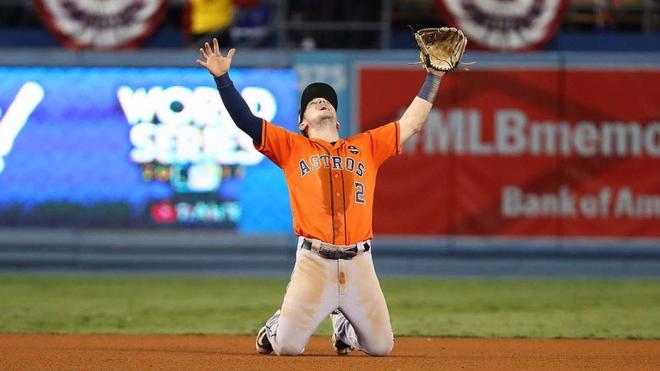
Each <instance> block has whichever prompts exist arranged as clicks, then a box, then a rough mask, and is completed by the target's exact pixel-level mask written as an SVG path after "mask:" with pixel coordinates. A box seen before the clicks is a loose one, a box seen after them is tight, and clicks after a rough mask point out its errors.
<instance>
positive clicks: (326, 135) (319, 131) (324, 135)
mask: <svg viewBox="0 0 660 371" xmlns="http://www.w3.org/2000/svg"><path fill="white" fill-rule="evenodd" d="M307 135H308V136H309V138H310V139H321V140H324V141H326V142H328V143H332V142H336V141H338V140H339V132H338V131H337V127H336V125H335V124H333V125H332V126H330V125H323V126H321V127H315V128H312V127H310V128H309V129H308V130H307Z"/></svg>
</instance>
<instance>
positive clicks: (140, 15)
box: [35, 0, 168, 49]
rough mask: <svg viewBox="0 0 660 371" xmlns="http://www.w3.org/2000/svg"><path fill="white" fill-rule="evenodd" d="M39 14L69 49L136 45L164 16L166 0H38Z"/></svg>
mask: <svg viewBox="0 0 660 371" xmlns="http://www.w3.org/2000/svg"><path fill="white" fill-rule="evenodd" d="M35 5H36V8H37V10H38V11H39V14H40V16H41V18H42V20H43V21H44V23H45V24H46V26H47V27H48V29H49V30H50V31H51V32H52V33H53V34H54V35H55V37H56V38H57V39H58V40H59V42H60V43H61V44H62V45H64V46H66V47H69V48H93V49H121V48H136V47H138V46H139V45H140V44H141V43H142V42H143V41H144V39H146V38H147V36H149V35H150V34H151V32H153V30H154V29H155V28H156V26H157V25H158V23H160V21H161V20H162V19H163V16H164V15H165V11H166V9H167V5H168V1H167V0H35Z"/></svg>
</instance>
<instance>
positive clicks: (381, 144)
mask: <svg viewBox="0 0 660 371" xmlns="http://www.w3.org/2000/svg"><path fill="white" fill-rule="evenodd" d="M366 133H367V134H368V135H369V138H370V139H371V152H372V155H373V159H374V164H375V165H376V166H380V165H381V164H382V163H383V162H385V160H387V159H388V158H390V157H391V156H394V155H398V154H400V153H401V138H400V134H399V122H398V121H395V122H391V123H389V124H385V125H383V126H380V127H377V128H375V129H371V130H367V131H366Z"/></svg>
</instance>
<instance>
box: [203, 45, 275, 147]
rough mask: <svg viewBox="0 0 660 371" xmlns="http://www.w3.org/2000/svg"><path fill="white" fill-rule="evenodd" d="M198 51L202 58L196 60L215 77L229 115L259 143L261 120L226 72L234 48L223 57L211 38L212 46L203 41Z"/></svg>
mask: <svg viewBox="0 0 660 371" xmlns="http://www.w3.org/2000/svg"><path fill="white" fill-rule="evenodd" d="M199 53H200V54H201V56H202V58H203V60H200V59H198V60H196V62H197V64H199V65H200V66H202V67H204V68H206V69H207V70H208V71H209V73H211V75H213V77H214V78H215V84H216V86H217V87H218V91H219V92H220V97H221V98H222V103H223V104H224V105H225V108H227V112H229V116H231V118H232V120H234V122H235V123H236V126H238V128H239V129H241V130H243V131H244V132H245V133H246V134H247V135H249V136H250V137H251V138H252V140H253V141H254V142H255V143H261V125H263V121H262V119H260V118H259V117H257V116H255V115H254V114H253V113H252V111H250V107H248V105H247V103H246V102H245V100H244V99H243V97H241V94H240V93H239V92H238V90H236V88H235V87H234V83H233V82H232V81H231V79H230V78H229V73H228V72H229V69H230V67H231V61H232V58H234V54H235V53H236V49H233V48H232V49H230V50H229V52H228V53H227V56H226V57H224V56H222V53H221V52H220V46H219V45H218V39H216V38H213V48H211V46H210V45H209V43H204V48H200V49H199Z"/></svg>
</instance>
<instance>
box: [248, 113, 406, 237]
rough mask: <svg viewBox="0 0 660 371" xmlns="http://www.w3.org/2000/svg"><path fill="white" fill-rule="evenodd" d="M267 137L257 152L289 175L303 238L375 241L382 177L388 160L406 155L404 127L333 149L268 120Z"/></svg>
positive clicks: (384, 128)
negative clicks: (378, 176)
mask: <svg viewBox="0 0 660 371" xmlns="http://www.w3.org/2000/svg"><path fill="white" fill-rule="evenodd" d="M261 138H262V139H261V141H262V142H261V143H259V144H255V147H256V148H257V150H258V151H259V152H261V153H263V154H264V155H266V157H268V158H269V159H271V160H272V161H273V162H274V163H275V164H276V165H277V166H279V167H280V168H281V169H282V170H283V171H284V176H285V178H286V183H287V185H288V187H289V200H290V202H291V213H292V216H293V228H294V231H295V233H296V234H297V235H298V236H303V237H308V238H314V239H318V240H321V241H324V242H327V243H332V244H336V245H350V244H354V243H356V242H360V241H365V240H368V239H370V238H371V237H372V236H373V230H372V227H371V221H372V210H373V201H374V190H375V187H376V174H377V173H378V168H379V167H380V165H381V164H382V163H383V162H384V161H385V160H386V159H388V158H389V157H390V156H392V155H395V154H399V153H401V144H400V143H399V123H398V122H392V123H389V124H387V125H383V126H381V127H378V128H376V129H372V130H368V131H365V132H363V133H360V134H357V135H355V136H352V137H350V138H347V139H339V140H338V141H337V142H335V144H334V145H332V144H330V143H328V142H326V141H324V140H321V139H309V138H307V137H305V136H303V135H300V134H294V133H292V132H290V131H288V130H286V129H284V128H282V127H279V126H276V125H274V124H272V123H270V122H268V121H266V120H264V121H263V125H262V128H261Z"/></svg>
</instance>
